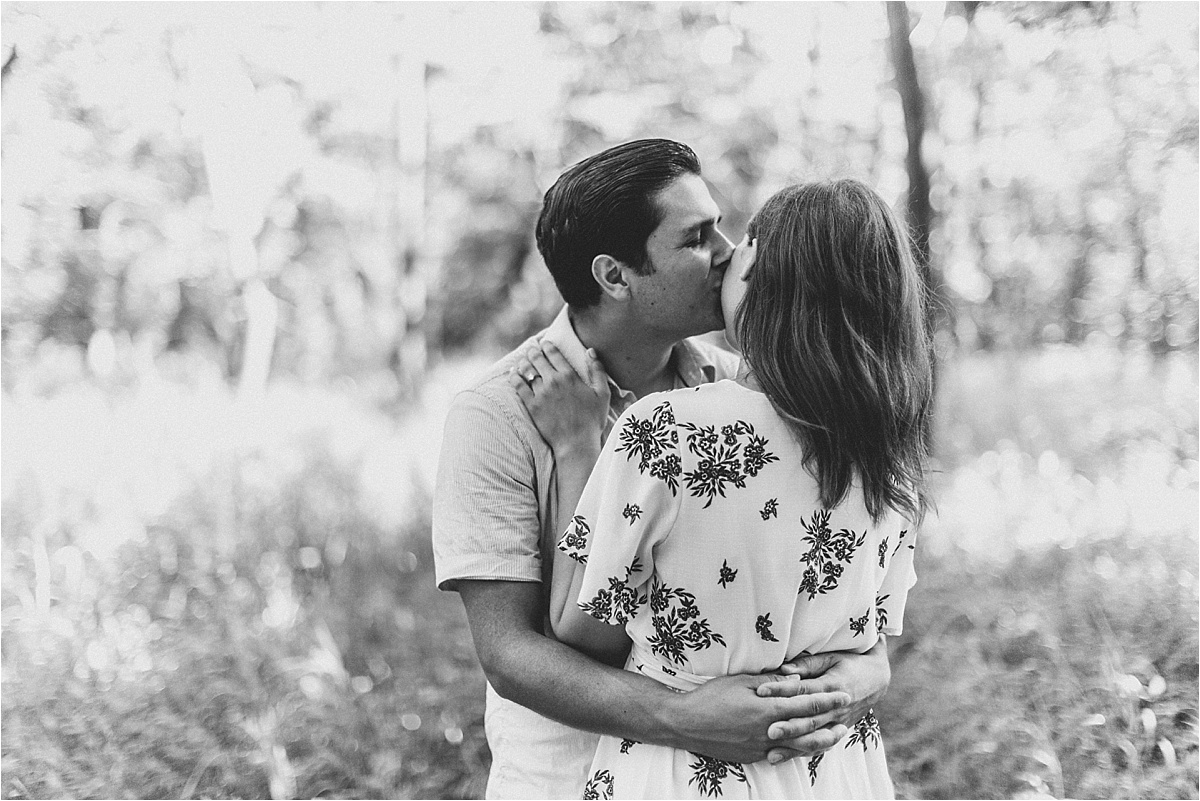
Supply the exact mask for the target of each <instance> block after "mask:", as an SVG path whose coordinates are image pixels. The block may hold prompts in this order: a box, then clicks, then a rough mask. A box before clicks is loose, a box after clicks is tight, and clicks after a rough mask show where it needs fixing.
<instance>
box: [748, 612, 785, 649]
mask: <svg viewBox="0 0 1200 801" xmlns="http://www.w3.org/2000/svg"><path fill="white" fill-rule="evenodd" d="M754 630H755V631H757V632H758V636H759V637H762V638H763V639H764V640H766V641H767V642H779V639H778V638H777V637H776V636H775V635H774V634H772V633H771V613H770V612H767V613H766V614H765V615H759V616H758V620H757V621H756V622H755V623H754Z"/></svg>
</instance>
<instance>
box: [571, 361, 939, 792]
mask: <svg viewBox="0 0 1200 801" xmlns="http://www.w3.org/2000/svg"><path fill="white" fill-rule="evenodd" d="M802 457H803V454H802V451H801V449H800V447H799V445H798V444H797V443H796V441H795V440H794V438H793V437H792V435H791V433H790V430H789V429H788V428H787V427H786V425H785V423H784V422H783V420H782V419H781V418H780V417H779V415H778V414H777V413H776V412H775V410H774V409H773V407H772V406H771V404H770V402H769V401H768V400H767V398H766V396H765V395H763V394H762V393H761V392H756V391H754V390H751V389H747V388H745V387H743V386H741V385H739V384H737V383H735V382H733V381H719V382H717V383H715V384H707V385H704V386H700V387H695V388H690V389H681V390H675V391H671V392H665V393H657V394H654V395H649V396H647V397H645V398H643V399H641V400H639V401H638V402H637V403H635V404H634V405H633V406H631V407H630V408H629V409H628V410H626V412H625V414H624V415H622V417H621V419H620V420H619V421H618V422H617V424H616V426H615V427H614V428H613V433H612V434H611V435H610V436H609V439H608V441H607V443H606V444H605V447H604V450H603V451H602V454H601V456H600V459H599V461H598V462H597V464H596V467H595V469H594V470H593V472H592V476H591V478H590V479H589V481H588V484H587V487H586V489H585V490H584V493H583V496H582V498H581V499H580V502H579V506H578V508H577V510H576V515H575V517H574V519H573V520H572V522H571V524H570V526H569V527H568V529H567V531H566V533H565V534H564V536H563V538H562V540H561V541H560V542H559V548H560V549H561V550H563V551H564V552H566V553H567V554H568V555H569V556H570V557H571V558H573V559H575V560H576V561H578V562H580V563H582V566H583V567H584V569H585V572H584V579H583V586H582V589H581V591H580V595H579V606H580V608H582V609H583V610H584V611H585V612H587V613H589V614H590V615H592V616H594V617H596V618H598V619H600V620H603V621H605V622H607V623H610V624H613V625H624V626H625V628H626V631H627V632H628V634H629V636H630V638H631V639H632V640H633V649H632V651H631V653H630V656H629V660H628V662H627V663H626V669H627V670H631V671H636V672H639V673H643V674H645V675H647V676H650V677H651V678H654V679H656V680H657V681H659V682H662V683H663V684H666V685H668V686H670V687H672V688H674V689H676V690H680V691H688V690H690V689H694V688H695V687H696V686H698V685H699V684H702V683H703V682H704V681H706V680H707V679H709V678H711V677H714V676H721V675H729V674H734V673H760V672H763V671H770V670H774V669H776V668H778V667H779V666H780V665H781V664H782V663H783V662H785V661H787V660H790V659H792V658H793V657H795V656H797V655H798V654H801V653H809V654H813V653H819V652H823V651H843V650H849V651H858V652H865V651H867V650H869V649H870V648H871V647H873V646H874V645H875V644H876V642H877V641H878V635H879V634H880V633H884V634H889V635H895V634H899V633H900V630H901V620H902V617H903V614H904V604H905V600H906V597H907V594H908V590H909V588H910V587H911V586H912V585H913V583H914V582H915V581H916V577H915V574H914V572H913V539H914V536H913V533H912V532H911V530H910V529H909V527H908V525H907V523H905V522H904V520H903V519H902V518H901V517H900V516H899V515H897V514H894V513H889V514H888V515H887V516H886V517H884V519H883V520H882V521H881V522H880V523H878V524H875V523H873V522H872V520H871V518H870V516H869V515H868V514H867V511H866V508H865V506H864V503H863V495H862V490H861V488H860V487H859V486H857V485H856V486H854V487H852V489H851V491H850V494H849V495H848V496H847V498H846V499H845V500H843V502H842V503H841V504H839V505H838V506H836V507H835V508H832V509H826V508H824V507H823V506H822V505H821V503H820V501H819V500H818V492H817V483H816V481H815V480H814V479H813V477H812V476H811V475H810V474H809V473H808V472H807V471H806V470H805V468H804V466H803V464H802ZM892 795H893V790H892V783H891V780H890V778H889V777H888V771H887V763H886V761H885V758H884V751H883V742H882V740H881V739H880V733H879V724H878V722H877V721H876V719H875V716H874V715H873V714H871V713H868V714H867V715H866V716H865V717H863V718H862V719H861V720H859V721H858V722H857V723H856V724H855V725H854V726H853V728H852V729H851V730H850V733H849V734H848V735H847V736H846V737H845V738H844V739H843V740H842V741H841V742H839V743H838V744H837V745H835V746H834V747H833V748H831V749H829V750H828V751H826V752H824V753H823V754H821V755H818V756H815V757H812V758H797V759H793V760H790V761H787V762H784V763H781V764H779V765H771V764H769V763H767V762H765V761H762V762H755V763H747V764H745V765H742V764H738V763H731V762H723V761H721V760H718V759H713V758H710V757H707V756H702V755H700V754H695V753H691V752H689V751H685V750H680V749H673V748H667V747H664V746H657V745H650V744H647V743H640V742H636V741H633V740H621V739H619V738H615V737H603V738H602V739H601V741H600V745H599V747H598V749H597V752H596V758H595V760H594V762H593V764H592V769H591V773H590V774H589V780H588V784H587V789H586V791H585V795H584V798H712V797H721V798H891V797H892Z"/></svg>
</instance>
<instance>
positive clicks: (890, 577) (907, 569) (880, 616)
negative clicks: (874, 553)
mask: <svg viewBox="0 0 1200 801" xmlns="http://www.w3.org/2000/svg"><path fill="white" fill-rule="evenodd" d="M916 539H917V531H916V528H915V527H913V526H911V525H909V524H908V523H904V522H902V523H901V528H900V530H899V533H898V534H897V536H896V537H895V539H894V540H893V542H894V544H893V545H892V553H891V555H890V557H889V559H888V565H887V570H886V571H885V572H884V574H883V582H882V583H881V584H880V587H879V592H878V593H877V594H876V596H875V625H876V628H878V630H879V633H880V634H886V635H888V636H889V637H898V636H900V635H901V634H902V633H903V632H904V607H905V604H906V603H907V602H908V591H909V590H911V589H912V588H913V585H914V584H916V583H917V573H916V570H915V568H914V567H913V555H914V554H915V553H916Z"/></svg>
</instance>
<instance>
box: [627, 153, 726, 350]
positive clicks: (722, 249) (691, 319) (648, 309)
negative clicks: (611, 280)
mask: <svg viewBox="0 0 1200 801" xmlns="http://www.w3.org/2000/svg"><path fill="white" fill-rule="evenodd" d="M656 201H657V203H658V207H659V209H660V210H661V212H662V222H660V223H659V225H658V227H657V228H655V229H654V231H653V232H652V233H651V234H650V238H649V239H647V240H646V254H647V256H648V266H650V267H651V268H652V269H653V272H652V273H651V274H650V275H631V276H630V277H629V286H630V290H631V295H632V298H633V304H634V310H635V312H636V314H637V316H638V319H639V320H640V321H641V322H643V323H644V324H645V325H646V326H647V327H648V328H649V329H651V330H653V331H655V332H657V333H659V334H662V335H663V336H665V337H667V338H670V339H682V338H684V337H689V336H695V335H696V334H703V333H705V332H707V331H715V330H717V329H719V328H721V327H722V326H723V324H724V323H723V319H722V315H721V278H722V276H724V274H725V268H726V267H727V266H729V257H730V255H731V254H732V253H733V244H732V243H731V242H730V241H729V240H728V239H726V238H725V235H724V234H722V233H721V231H720V230H719V229H718V228H717V223H718V222H719V221H720V219H721V210H720V209H719V208H718V207H717V204H716V201H714V200H713V199H712V195H710V194H709V192H708V187H707V186H705V185H704V180H703V179H702V178H701V177H700V176H699V175H692V174H687V175H682V176H680V177H679V178H676V179H675V180H674V181H672V182H671V183H670V184H668V185H667V186H666V188H665V189H663V190H662V191H661V192H659V193H658V195H657V197H656Z"/></svg>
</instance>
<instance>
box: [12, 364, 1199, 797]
mask: <svg viewBox="0 0 1200 801" xmlns="http://www.w3.org/2000/svg"><path fill="white" fill-rule="evenodd" d="M1006 358H1007V357H1003V358H1002V357H997V356H992V355H986V354H976V355H974V356H971V357H966V358H963V359H962V360H959V361H955V362H952V363H950V364H948V365H947V366H946V369H945V371H944V374H943V375H944V379H943V382H942V385H941V390H940V392H941V395H940V397H939V405H938V408H939V410H941V412H942V414H941V418H940V420H941V423H940V424H941V430H940V442H941V443H942V444H941V447H940V449H939V453H938V457H939V463H940V465H941V471H942V472H941V473H940V474H939V475H938V476H937V482H936V483H937V486H936V487H935V492H934V495H935V498H936V499H937V501H938V509H937V514H936V515H933V516H931V518H930V520H929V521H928V522H927V524H926V526H925V527H924V528H923V530H922V531H921V533H920V535H919V539H918V543H919V549H920V550H919V552H918V574H919V576H920V581H919V582H918V584H917V587H916V588H915V589H914V592H913V595H912V596H911V600H910V603H909V605H908V610H907V614H906V621H905V627H906V633H905V635H904V636H903V638H900V639H899V640H894V641H893V642H892V657H893V682H892V688H891V690H890V692H889V695H888V697H887V698H885V700H884V703H883V704H882V705H881V706H880V707H879V708H878V709H877V710H876V711H877V713H878V716H879V719H880V722H881V726H882V729H883V732H884V741H885V743H886V746H887V748H888V751H889V759H890V764H891V769H892V772H893V776H894V777H895V779H896V783H897V787H898V790H899V791H900V793H901V794H902V795H903V796H906V797H971V798H983V797H1015V796H1020V795H1022V794H1031V793H1037V792H1041V793H1045V794H1052V795H1055V796H1058V797H1064V796H1066V797H1097V798H1139V797H1141V798H1152V797H1161V798H1189V797H1190V798H1194V797H1195V796H1196V790H1197V778H1198V767H1197V754H1198V747H1197V728H1196V726H1197V696H1198V692H1200V690H1198V686H1197V678H1196V675H1197V665H1196V654H1197V630H1198V626H1197V619H1196V609H1197V595H1198V588H1197V580H1196V571H1195V565H1196V559H1197V553H1196V547H1197V539H1196V530H1195V519H1194V511H1195V507H1196V497H1197V473H1196V471H1197V460H1196V441H1197V438H1196V431H1197V422H1196V406H1195V402H1194V399H1195V386H1196V365H1195V363H1194V361H1193V360H1191V359H1189V358H1187V357H1184V356H1182V355H1179V356H1178V357H1177V358H1171V359H1168V360H1166V361H1165V362H1163V361H1161V360H1155V359H1153V358H1151V357H1150V356H1149V355H1147V354H1143V355H1142V356H1141V357H1139V358H1137V359H1135V358H1133V357H1131V356H1130V355H1129V354H1122V353H1121V352H1119V351H1116V350H1088V351H1084V352H1076V351H1074V350H1072V349H1066V348H1064V349H1061V350H1060V351H1057V352H1055V351H1052V352H1048V353H1044V354H1041V355H1039V356H1036V357H1031V356H1026V357H1023V358H1021V359H1019V360H1015V361H1012V362H1011V363H1007V364H1001V362H1002V361H1003V359H1006ZM479 366H480V365H479V364H478V363H476V364H475V365H473V366H472V367H471V368H470V369H467V368H462V370H461V371H460V372H456V373H453V375H450V376H449V377H447V376H446V375H442V376H440V377H439V375H438V374H435V375H434V376H431V377H430V379H431V382H430V385H429V388H428V390H427V393H426V395H427V398H428V400H429V403H430V406H429V407H428V410H427V411H425V412H423V413H421V414H418V415H417V416H415V417H414V418H413V419H411V420H410V421H408V422H407V423H405V425H403V426H402V427H400V428H396V426H395V425H394V424H392V423H391V422H390V421H387V420H383V419H380V415H379V413H378V412H375V411H371V410H369V409H368V408H367V407H364V406H363V405H362V404H361V401H354V400H351V399H349V398H341V399H339V398H338V397H336V396H331V395H330V394H329V393H321V392H315V391H313V390H299V391H295V392H292V393H289V392H287V391H285V390H284V388H282V387H276V388H275V389H274V390H272V392H271V394H269V395H268V397H267V399H266V400H265V402H264V405H263V406H262V408H261V409H258V410H253V409H252V410H249V411H247V410H245V409H243V408H242V407H241V406H239V405H236V404H233V403H231V402H227V401H225V400H220V398H221V397H223V395H222V394H221V391H220V390H218V389H216V388H218V387H220V384H219V379H218V378H216V377H214V378H213V379H212V381H213V382H214V383H213V384H212V385H210V386H208V387H207V388H204V387H200V388H196V389H188V388H180V389H179V392H180V393H181V394H179V395H178V396H175V395H171V394H170V390H168V389H165V388H162V387H160V388H158V389H153V388H150V387H142V388H140V389H138V390H136V393H137V394H128V393H126V394H120V393H113V394H110V395H107V396H106V395H98V394H89V393H87V392H83V391H80V390H78V389H77V390H76V391H75V392H74V393H62V392H59V393H58V394H57V396H56V398H55V399H52V400H51V399H45V398H37V397H35V396H30V397H25V398H14V397H12V396H6V397H5V401H4V402H5V415H4V418H3V419H4V420H5V426H6V428H5V431H4V436H5V442H6V454H5V460H6V461H5V473H4V476H5V494H4V507H3V521H2V522H3V536H2V537H0V546H2V548H3V554H2V556H3V560H2V565H3V571H4V573H3V593H2V595H0V616H2V619H3V627H4V629H3V631H4V639H3V643H4V647H3V670H4V685H3V686H4V691H3V692H4V697H3V718H2V726H3V751H2V766H3V784H2V785H0V788H2V789H0V792H2V794H3V796H4V797H6V798H49V797H63V796H73V797H146V798H149V797H199V796H208V797H267V796H273V797H285V796H290V797H295V796H300V795H304V796H317V795H322V796H326V797H391V798H395V797H478V796H479V795H481V794H482V789H483V782H484V780H485V776H486V766H487V760H488V756H487V750H486V744H485V742H484V738H483V728H482V699H483V678H482V675H481V672H480V670H479V667H478V664H477V662H476V660H475V657H474V652H473V648H472V644H471V639H470V635H469V632H468V631H467V628H466V625H465V620H464V616H463V614H462V611H461V605H460V604H459V603H458V600H457V598H456V597H454V596H453V595H451V594H446V593H440V592H438V591H437V590H436V589H434V587H433V585H432V575H431V572H430V552H429V542H428V519H427V504H426V502H425V501H424V500H422V498H423V494H422V490H421V487H423V486H427V485H428V484H427V482H428V480H429V478H428V475H426V476H425V477H424V478H422V477H420V474H412V475H411V477H409V478H406V475H408V474H409V471H411V470H412V469H413V468H414V467H415V466H418V465H417V464H416V463H417V461H418V460H419V458H420V456H419V455H420V454H423V453H427V452H429V451H430V450H431V449H435V448H436V442H435V441H430V440H429V439H428V436H429V432H430V431H431V430H436V429H437V428H439V427H440V425H439V424H440V415H441V414H442V413H443V412H442V411H440V410H442V409H444V402H445V398H446V397H447V394H448V391H449V385H453V384H455V383H461V381H462V380H463V379H465V376H466V373H468V372H471V371H473V370H474V369H476V368H478V367H479ZM447 367H449V366H447ZM456 369H457V368H456ZM441 384H447V386H441ZM439 387H441V388H439ZM214 392H215V396H216V398H217V399H216V400H214V399H213V398H212V397H211V396H212V395H213V393H214ZM138 395H141V396H144V397H143V398H141V399H139V397H138ZM205 398H208V399H205ZM239 409H240V411H239ZM239 421H240V422H239ZM147 430H148V431H151V432H159V433H156V434H151V435H150V436H147V435H146V434H145V433H144V432H146V431H147ZM160 440H161V441H160ZM222 440H226V441H224V442H222ZM381 443H382V444H381ZM168 457H169V458H168ZM425 467H426V468H427V465H425ZM114 473H119V474H120V476H121V477H123V478H124V479H126V480H127V483H118V484H116V485H114V484H113V483H112V482H111V481H110V479H111V477H112V475H113V474H114ZM143 474H145V475H147V476H148V475H157V476H159V478H160V479H161V481H160V482H159V483H158V484H156V482H155V481H153V480H151V479H149V478H146V477H144V476H143ZM403 481H412V482H414V483H415V491H412V492H408V493H398V492H397V489H398V482H403ZM154 489H157V490H158V491H159V494H157V495H156V494H155V492H153V491H151V490H154ZM398 496H399V497H401V498H402V500H401V501H400V502H399V504H398V505H397V503H396V499H397V497H398ZM388 503H390V504H391V505H390V506H389V505H388ZM1156 512H1157V515H1156ZM139 532H142V533H140V534H139ZM1135 682H1136V684H1135ZM1164 742H1165V743H1166V744H1165V745H1164V744H1163V743H1164Z"/></svg>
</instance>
